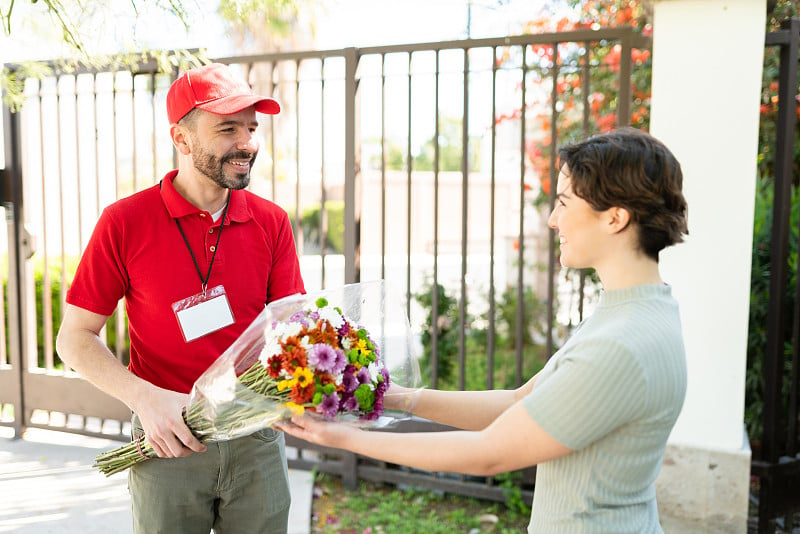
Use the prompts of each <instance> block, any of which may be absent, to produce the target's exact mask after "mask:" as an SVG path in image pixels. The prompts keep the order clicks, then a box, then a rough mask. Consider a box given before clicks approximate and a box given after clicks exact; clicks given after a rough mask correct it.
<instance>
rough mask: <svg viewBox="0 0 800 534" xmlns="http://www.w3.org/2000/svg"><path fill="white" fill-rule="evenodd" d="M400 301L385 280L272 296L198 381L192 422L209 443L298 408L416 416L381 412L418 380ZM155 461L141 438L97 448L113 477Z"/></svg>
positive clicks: (365, 417)
mask: <svg viewBox="0 0 800 534" xmlns="http://www.w3.org/2000/svg"><path fill="white" fill-rule="evenodd" d="M396 301H397V299H390V298H389V297H388V294H387V289H386V286H385V285H384V283H383V281H378V282H368V283H359V284H350V285H346V286H343V287H341V288H338V289H334V290H324V291H320V292H316V293H313V294H306V295H292V296H290V297H286V298H283V299H280V300H277V301H274V302H271V303H270V304H268V305H267V306H266V307H265V309H264V311H262V312H261V313H260V314H259V316H258V317H257V318H256V319H255V320H254V321H253V322H252V323H251V324H250V326H249V327H248V328H247V329H246V330H245V331H244V332H243V333H242V335H241V336H239V338H238V339H237V340H236V341H234V343H233V344H232V345H231V346H230V347H229V348H228V349H227V350H226V351H225V352H224V353H223V354H222V355H221V356H220V357H219V358H218V359H217V360H216V361H215V362H214V363H213V364H212V365H211V366H210V367H209V368H208V369H207V370H206V371H205V372H204V373H203V374H202V375H201V376H200V377H199V378H198V379H197V380H196V381H195V383H194V386H193V387H192V393H191V395H190V398H189V405H188V407H187V408H186V409H185V411H184V414H183V418H184V420H185V421H186V424H187V426H188V427H189V428H190V429H191V430H192V432H193V433H194V435H195V436H197V438H198V439H199V440H200V441H201V442H210V441H224V440H229V439H234V438H237V437H240V436H245V435H248V434H251V433H253V432H255V431H257V430H260V429H262V428H265V427H268V426H271V425H272V424H274V423H276V422H278V421H280V420H282V419H285V418H287V417H290V416H291V415H292V414H294V413H303V412H307V413H308V412H310V413H314V414H318V415H319V416H320V417H324V418H326V419H329V420H338V421H347V422H350V423H353V424H357V425H359V426H369V427H376V426H385V425H387V424H390V423H393V422H395V421H398V420H400V419H403V418H405V417H408V415H409V413H408V412H405V411H403V412H391V413H389V412H388V411H385V410H384V408H383V396H384V393H385V392H386V390H387V389H388V388H389V385H390V384H391V383H392V382H395V383H397V384H399V385H403V386H406V387H418V384H419V365H418V363H417V356H416V350H415V345H414V343H413V338H412V336H411V333H410V327H409V324H408V318H407V317H406V315H405V311H404V310H403V309H402V307H401V306H399V301H397V302H396ZM332 303H335V304H332ZM393 303H394V304H397V305H394V304H393ZM155 457H156V454H155V452H154V451H153V449H152V447H151V446H150V444H149V443H148V441H147V437H146V436H144V435H142V436H138V437H137V438H136V439H134V440H133V441H131V442H130V443H128V444H126V445H123V446H121V447H117V448H116V449H113V450H111V451H108V452H105V453H101V454H99V455H98V456H97V457H96V459H95V463H94V467H96V468H98V469H99V470H100V471H101V472H102V473H103V474H105V475H106V476H109V475H112V474H114V473H117V472H119V471H123V470H125V469H127V468H129V467H130V466H132V465H134V464H136V463H139V462H142V461H145V460H148V459H150V458H155Z"/></svg>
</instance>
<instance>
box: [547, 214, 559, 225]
mask: <svg viewBox="0 0 800 534" xmlns="http://www.w3.org/2000/svg"><path fill="white" fill-rule="evenodd" d="M547 226H549V227H550V228H552V229H553V230H558V224H556V210H553V211H551V212H550V217H548V218H547Z"/></svg>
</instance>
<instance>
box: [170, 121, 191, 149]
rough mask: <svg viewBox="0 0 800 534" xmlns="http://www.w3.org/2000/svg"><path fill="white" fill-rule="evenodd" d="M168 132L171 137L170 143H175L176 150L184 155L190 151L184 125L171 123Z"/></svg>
mask: <svg viewBox="0 0 800 534" xmlns="http://www.w3.org/2000/svg"><path fill="white" fill-rule="evenodd" d="M169 134H170V136H171V137H172V144H173V145H175V149H176V150H177V151H178V152H180V153H181V154H183V155H184V156H187V155H189V154H191V153H192V146H191V144H190V142H189V134H188V132H187V131H186V128H185V127H183V126H181V125H179V124H173V125H172V126H171V127H170V129H169Z"/></svg>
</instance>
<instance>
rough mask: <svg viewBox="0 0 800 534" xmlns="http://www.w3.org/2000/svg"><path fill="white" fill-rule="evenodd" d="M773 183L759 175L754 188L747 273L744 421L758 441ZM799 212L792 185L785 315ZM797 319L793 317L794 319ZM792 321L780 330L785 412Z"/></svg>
mask: <svg viewBox="0 0 800 534" xmlns="http://www.w3.org/2000/svg"><path fill="white" fill-rule="evenodd" d="M773 195H774V187H773V184H772V182H771V181H770V180H764V179H759V180H758V183H757V189H756V202H755V218H754V224H753V255H752V267H751V273H750V318H749V323H750V324H749V328H748V335H747V375H746V378H745V424H746V426H747V433H748V435H749V436H750V439H751V440H753V441H759V440H760V439H761V434H762V431H763V427H762V412H763V407H764V374H763V369H764V359H765V351H766V347H767V314H768V309H769V295H770V287H769V286H770V279H771V274H772V269H771V262H770V245H771V235H772V232H771V230H772V204H773ZM799 212H800V189H799V188H798V187H793V194H792V211H791V216H790V220H791V222H790V224H789V226H790V228H791V233H790V235H789V248H790V251H791V252H790V254H789V258H788V265H787V282H788V283H787V287H786V304H785V308H784V314H785V317H787V318H791V317H792V316H793V314H794V298H795V290H794V288H795V287H796V285H797V250H798V218H799V217H800V216H799V215H798V213H799ZM795 320H796V319H795ZM792 325H793V323H792V321H791V320H788V319H787V321H786V330H785V331H784V332H783V339H784V340H785V341H784V347H785V350H784V366H783V385H782V392H783V394H782V399H783V402H784V408H783V409H784V413H786V410H787V408H788V404H787V402H788V399H789V386H790V384H789V380H790V373H789V371H790V370H791V357H792V356H791V355H792V352H791V351H792V347H791V336H792Z"/></svg>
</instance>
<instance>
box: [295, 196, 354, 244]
mask: <svg viewBox="0 0 800 534" xmlns="http://www.w3.org/2000/svg"><path fill="white" fill-rule="evenodd" d="M325 214H326V216H327V219H328V231H327V235H326V236H325V237H326V240H325V245H326V247H327V253H328V254H342V253H343V252H344V201H342V200H328V201H326V202H325ZM320 217H321V210H320V207H314V208H308V209H306V210H303V212H302V214H301V215H300V224H301V228H302V230H303V240H304V243H305V244H306V245H311V246H313V247H316V248H320V249H321V248H322V245H321V243H322V239H321V237H320ZM289 220H290V221H291V222H292V227H293V228H296V225H295V222H294V212H292V211H290V212H289Z"/></svg>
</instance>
